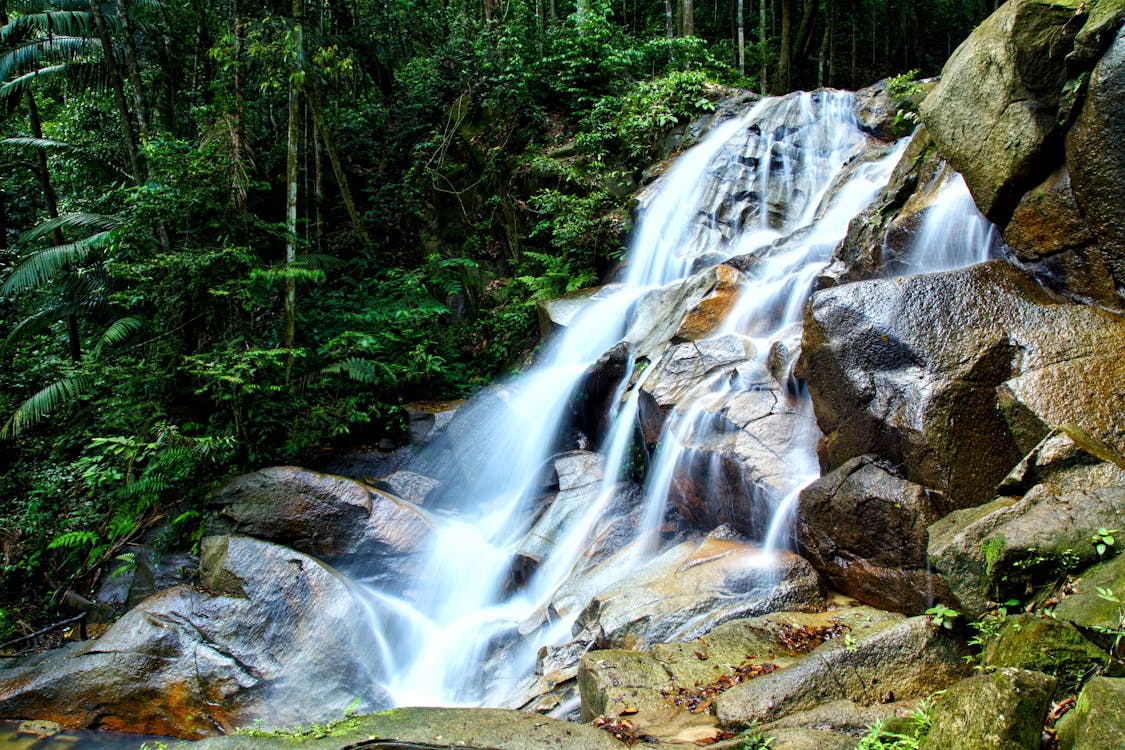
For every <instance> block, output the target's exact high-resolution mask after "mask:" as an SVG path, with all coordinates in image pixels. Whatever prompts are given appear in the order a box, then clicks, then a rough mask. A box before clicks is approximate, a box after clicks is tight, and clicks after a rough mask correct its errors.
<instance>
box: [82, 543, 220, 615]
mask: <svg viewBox="0 0 1125 750" xmlns="http://www.w3.org/2000/svg"><path fill="white" fill-rule="evenodd" d="M131 554H132V555H133V559H132V561H131V562H121V563H120V564H119V565H117V566H116V567H114V568H113V570H112V571H111V572H110V574H109V575H108V576H106V578H105V580H104V581H103V582H102V585H101V587H100V588H99V589H98V595H97V601H98V603H99V604H110V605H113V606H114V607H126V608H132V607H135V606H136V605H137V604H139V603H140V602H141V601H142V600H143V599H146V598H148V597H150V596H152V595H153V594H155V593H156V592H157V591H163V590H164V589H167V588H171V587H172V586H176V585H178V584H181V583H189V582H191V581H192V580H194V579H195V577H196V575H197V574H198V571H199V558H197V557H195V556H194V555H189V554H185V553H162V552H159V551H157V550H154V549H152V548H151V547H132V548H131Z"/></svg>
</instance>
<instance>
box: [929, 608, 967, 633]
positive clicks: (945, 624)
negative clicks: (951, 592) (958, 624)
mask: <svg viewBox="0 0 1125 750" xmlns="http://www.w3.org/2000/svg"><path fill="white" fill-rule="evenodd" d="M925 614H927V615H929V617H930V623H931V624H932V625H933V626H934V627H935V628H945V629H946V630H952V629H953V626H954V624H955V621H956V620H957V618H958V617H960V616H961V613H960V612H958V611H957V610H955V609H951V608H949V607H947V606H945V605H944V604H935V605H934V606H932V607H930V608H929V609H927V610H926V612H925Z"/></svg>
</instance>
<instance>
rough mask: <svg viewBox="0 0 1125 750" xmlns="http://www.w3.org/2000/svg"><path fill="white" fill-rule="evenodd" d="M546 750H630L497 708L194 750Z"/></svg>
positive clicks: (428, 712) (357, 722)
mask: <svg viewBox="0 0 1125 750" xmlns="http://www.w3.org/2000/svg"><path fill="white" fill-rule="evenodd" d="M295 747H305V748H309V749H310V750H314V749H315V750H343V749H344V748H354V747H364V748H369V749H370V750H379V749H380V748H386V749H387V750H390V749H391V748H394V749H395V750H408V749H410V748H417V749H418V750H438V749H440V748H488V750H546V748H553V747H572V748H573V747H580V748H588V749H589V750H615V749H616V748H625V747H626V745H625V744H624V743H622V742H619V741H617V740H616V739H614V738H613V737H612V736H611V735H610V734H609V732H603V731H601V730H599V729H595V728H594V727H592V726H589V725H587V724H572V723H569V722H565V721H559V720H557V719H551V718H549V717H546V716H541V715H539V714H531V713H524V712H522V711H505V710H503V709H498V708H396V709H392V710H390V711H384V712H383V713H379V714H372V715H370V716H357V717H353V718H351V719H346V720H344V721H342V722H339V723H337V724H333V725H327V726H316V727H312V728H309V729H303V730H302V729H298V730H294V731H292V732H285V731H281V732H276V733H264V732H263V733H256V734H251V735H243V736H230V737H215V738H212V739H209V740H204V741H203V742H198V743H195V744H193V745H191V750H275V749H276V750H284V749H285V748H295Z"/></svg>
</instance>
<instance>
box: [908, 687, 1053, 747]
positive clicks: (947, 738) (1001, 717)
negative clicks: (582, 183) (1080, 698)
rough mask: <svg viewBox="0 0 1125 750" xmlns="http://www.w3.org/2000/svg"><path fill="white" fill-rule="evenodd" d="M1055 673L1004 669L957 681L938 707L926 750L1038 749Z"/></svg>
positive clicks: (938, 703)
mask: <svg viewBox="0 0 1125 750" xmlns="http://www.w3.org/2000/svg"><path fill="white" fill-rule="evenodd" d="M1054 689H1055V678H1053V677H1048V676H1047V675H1045V674H1041V673H1039V672H1031V671H1028V670H1024V669H1000V670H997V671H995V672H992V673H991V674H982V675H977V676H976V677H970V678H968V679H966V680H962V681H961V682H958V683H957V684H956V685H953V686H952V687H950V688H949V689H948V690H946V691H945V693H944V694H943V695H942V696H941V697H940V698H939V699H938V702H937V705H936V706H935V707H934V713H933V726H932V727H931V728H930V731H929V733H928V734H927V735H926V738H925V739H924V740H923V741H922V744H921V746H920V747H921V748H922V750H1039V747H1040V740H1041V738H1042V734H1043V720H1044V719H1045V718H1046V715H1047V707H1048V705H1049V704H1050V701H1051V693H1052V692H1053V691H1054Z"/></svg>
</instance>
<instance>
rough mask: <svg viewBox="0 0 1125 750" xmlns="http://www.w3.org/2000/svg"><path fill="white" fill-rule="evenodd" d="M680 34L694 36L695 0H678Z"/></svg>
mask: <svg viewBox="0 0 1125 750" xmlns="http://www.w3.org/2000/svg"><path fill="white" fill-rule="evenodd" d="M680 10H681V11H682V12H681V14H680V16H681V18H680V22H681V24H682V29H681V33H680V36H695V0H680Z"/></svg>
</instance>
